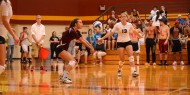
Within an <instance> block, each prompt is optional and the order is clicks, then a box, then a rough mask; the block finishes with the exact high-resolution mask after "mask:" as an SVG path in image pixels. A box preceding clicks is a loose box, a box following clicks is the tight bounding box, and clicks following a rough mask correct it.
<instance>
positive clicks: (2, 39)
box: [0, 36, 5, 44]
mask: <svg viewBox="0 0 190 95" xmlns="http://www.w3.org/2000/svg"><path fill="white" fill-rule="evenodd" d="M0 44H5V38H4V37H2V36H0Z"/></svg>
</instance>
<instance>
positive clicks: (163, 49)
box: [159, 39, 168, 53]
mask: <svg viewBox="0 0 190 95" xmlns="http://www.w3.org/2000/svg"><path fill="white" fill-rule="evenodd" d="M165 41H166V39H159V50H160V53H167V52H168V43H167V44H166V45H164V42H165Z"/></svg>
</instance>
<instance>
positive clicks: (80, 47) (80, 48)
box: [75, 43, 82, 51]
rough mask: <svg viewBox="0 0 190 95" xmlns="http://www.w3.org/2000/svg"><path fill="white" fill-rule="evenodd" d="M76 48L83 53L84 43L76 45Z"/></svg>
mask: <svg viewBox="0 0 190 95" xmlns="http://www.w3.org/2000/svg"><path fill="white" fill-rule="evenodd" d="M75 46H76V47H77V48H78V49H79V50H80V51H82V43H76V44H75Z"/></svg>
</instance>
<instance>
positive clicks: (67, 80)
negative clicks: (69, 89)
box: [59, 77, 72, 84]
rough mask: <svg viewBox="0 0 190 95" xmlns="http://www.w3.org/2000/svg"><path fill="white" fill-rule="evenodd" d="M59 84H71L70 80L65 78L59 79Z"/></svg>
mask: <svg viewBox="0 0 190 95" xmlns="http://www.w3.org/2000/svg"><path fill="white" fill-rule="evenodd" d="M59 81H60V82H63V83H66V84H70V83H72V81H71V79H69V78H67V77H61V78H60V79H59Z"/></svg>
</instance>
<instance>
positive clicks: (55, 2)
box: [12, 0, 190, 16]
mask: <svg viewBox="0 0 190 95" xmlns="http://www.w3.org/2000/svg"><path fill="white" fill-rule="evenodd" d="M12 3H13V9H14V13H15V14H16V15H37V14H41V15H50V16H94V15H100V14H101V13H102V12H103V11H100V10H99V5H105V6H106V9H107V8H108V7H110V6H117V7H125V8H126V10H128V11H131V9H132V8H137V9H138V10H140V12H142V13H149V12H150V10H151V9H152V7H153V6H158V7H160V6H161V5H164V6H166V8H167V9H168V11H169V12H171V13H176V12H187V9H190V6H189V4H190V0H180V1H179V0H12Z"/></svg>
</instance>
